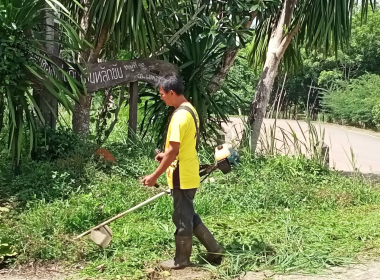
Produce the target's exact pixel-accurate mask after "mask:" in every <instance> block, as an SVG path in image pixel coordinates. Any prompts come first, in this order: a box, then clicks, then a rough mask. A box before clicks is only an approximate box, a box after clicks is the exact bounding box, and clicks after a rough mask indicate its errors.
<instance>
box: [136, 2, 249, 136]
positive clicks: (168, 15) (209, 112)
mask: <svg viewBox="0 0 380 280" xmlns="http://www.w3.org/2000/svg"><path fill="white" fill-rule="evenodd" d="M208 2H209V1H190V0H184V1H166V2H165V7H161V8H160V9H159V13H158V16H157V18H158V21H159V22H160V23H161V26H166V28H165V29H163V30H164V31H163V32H162V34H163V36H164V40H165V45H164V46H165V48H164V50H162V51H161V56H160V58H162V59H165V60H167V61H169V62H171V63H174V64H176V65H178V66H179V70H180V74H181V76H182V77H183V80H184V83H185V96H186V98H187V99H188V100H190V101H191V102H192V103H193V105H194V107H195V108H196V110H197V112H198V115H199V117H200V124H201V127H200V128H201V132H202V134H203V136H206V134H208V136H211V135H212V134H214V135H215V136H216V135H217V133H218V131H217V130H218V129H219V127H220V124H221V122H222V121H226V120H227V119H228V114H227V112H228V111H231V105H230V103H229V102H225V100H220V99H218V98H214V97H213V96H212V95H211V94H210V93H209V92H208V91H207V87H208V86H209V85H210V83H212V79H213V77H215V70H216V69H217V68H218V65H219V64H220V62H221V60H222V59H223V56H224V54H225V53H226V49H227V45H228V42H229V41H231V40H236V37H237V36H240V38H241V41H243V40H246V39H244V38H243V36H244V35H245V34H246V33H247V29H246V28H241V26H240V25H239V26H232V23H233V22H231V20H230V19H229V16H230V15H231V12H229V13H226V15H223V16H220V17H219V18H218V16H217V15H218V14H219V13H220V12H219V10H218V9H216V8H215V7H214V6H213V5H211V4H210V3H208ZM213 2H214V1H213ZM243 22H245V21H244V20H243ZM218 88H222V90H224V91H225V93H226V96H228V98H237V97H236V96H235V95H234V94H233V93H231V92H228V91H227V89H225V88H224V87H221V85H219V84H218ZM144 96H149V97H150V99H148V101H147V102H146V107H145V109H146V112H145V118H144V120H143V122H142V124H141V128H142V131H143V135H145V132H146V131H147V129H148V128H149V127H150V125H154V126H156V127H160V129H159V133H158V135H159V138H160V136H161V138H162V136H163V135H164V133H163V132H164V130H165V125H166V124H167V119H168V118H169V116H170V113H171V111H170V109H168V108H166V106H165V105H164V104H163V103H162V102H160V98H159V96H158V95H157V94H156V93H146V94H144ZM160 140H163V139H159V142H160Z"/></svg>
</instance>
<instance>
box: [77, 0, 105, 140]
mask: <svg viewBox="0 0 380 280" xmlns="http://www.w3.org/2000/svg"><path fill="white" fill-rule="evenodd" d="M84 2H85V3H84V4H83V6H84V14H83V16H82V18H81V21H80V24H81V28H82V29H83V30H84V31H85V33H84V34H83V33H81V34H80V36H81V37H82V38H83V37H85V36H86V32H87V30H88V28H89V22H88V21H89V19H88V7H89V2H88V0H87V1H84ZM95 37H96V36H95ZM107 38H108V28H107V26H106V25H105V24H104V25H103V27H102V30H101V31H100V34H99V38H98V40H97V42H96V46H95V48H94V49H93V50H92V51H91V52H90V50H88V49H87V50H85V51H83V52H82V53H81V59H82V60H84V61H86V62H88V63H97V62H98V59H99V56H100V52H101V50H102V48H103V46H104V44H105V43H106V41H107ZM91 104H92V95H91V94H90V93H87V94H86V95H82V96H81V97H80V98H79V102H78V103H76V104H75V108H74V112H73V121H72V125H73V130H74V132H76V133H78V134H81V135H82V136H85V137H87V135H88V133H89V131H90V110H91Z"/></svg>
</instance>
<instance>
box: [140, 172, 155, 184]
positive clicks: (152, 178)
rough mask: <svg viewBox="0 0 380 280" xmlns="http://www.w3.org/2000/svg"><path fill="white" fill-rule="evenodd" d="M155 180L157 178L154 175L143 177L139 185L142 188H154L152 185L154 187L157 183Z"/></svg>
mask: <svg viewBox="0 0 380 280" xmlns="http://www.w3.org/2000/svg"><path fill="white" fill-rule="evenodd" d="M157 179H158V178H157V177H156V176H155V175H154V174H150V175H147V176H145V177H144V178H143V179H142V180H141V181H140V183H141V184H143V185H144V186H148V187H154V185H155V184H156V182H157Z"/></svg>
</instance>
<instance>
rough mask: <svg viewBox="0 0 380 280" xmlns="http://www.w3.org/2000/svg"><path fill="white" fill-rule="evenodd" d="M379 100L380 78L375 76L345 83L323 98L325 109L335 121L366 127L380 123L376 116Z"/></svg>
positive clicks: (370, 75)
mask: <svg viewBox="0 0 380 280" xmlns="http://www.w3.org/2000/svg"><path fill="white" fill-rule="evenodd" d="M379 100H380V76H378V75H375V74H366V75H363V76H361V77H359V78H358V79H354V80H352V81H351V83H344V84H343V85H342V86H341V88H339V89H337V90H333V91H330V92H328V93H327V94H326V95H325V96H324V98H323V102H324V107H325V108H326V109H327V111H328V112H329V113H330V114H331V115H332V117H333V118H334V119H336V120H338V121H344V122H346V123H348V124H352V125H360V126H364V127H375V126H376V125H377V124H378V123H379V120H378V118H377V114H376V112H377V111H376V108H377V107H376V106H377V105H378V103H379Z"/></svg>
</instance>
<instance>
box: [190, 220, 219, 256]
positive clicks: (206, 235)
mask: <svg viewBox="0 0 380 280" xmlns="http://www.w3.org/2000/svg"><path fill="white" fill-rule="evenodd" d="M193 234H194V235H195V236H196V237H197V238H198V239H199V241H200V242H201V243H202V245H203V246H205V247H206V250H207V255H206V257H205V260H206V261H208V262H209V263H218V262H220V261H221V260H222V257H223V256H222V253H223V252H224V249H223V247H222V246H220V245H219V243H218V242H217V241H216V240H215V238H214V236H213V235H212V233H211V232H210V231H209V230H208V228H207V227H206V226H205V225H204V224H203V223H202V224H200V225H199V226H197V227H196V228H195V229H194V230H193Z"/></svg>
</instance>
